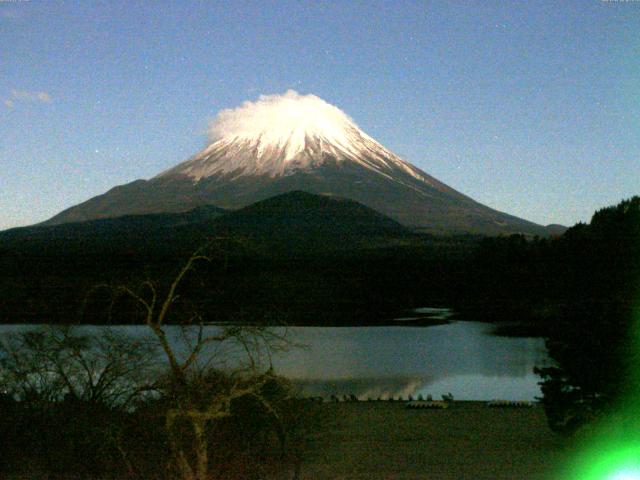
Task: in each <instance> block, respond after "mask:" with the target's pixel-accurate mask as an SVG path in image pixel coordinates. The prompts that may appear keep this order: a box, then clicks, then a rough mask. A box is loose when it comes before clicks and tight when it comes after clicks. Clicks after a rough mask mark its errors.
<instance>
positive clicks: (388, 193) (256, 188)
mask: <svg viewBox="0 0 640 480" xmlns="http://www.w3.org/2000/svg"><path fill="white" fill-rule="evenodd" d="M210 133H211V136H212V140H213V141H212V143H211V144H210V145H209V146H208V147H206V148H205V149H204V150H203V151H202V152H200V153H198V154H197V155H195V156H194V157H192V158H191V159H189V160H187V161H185V162H183V163H181V164H179V165H177V166H175V167H173V168H170V169H169V170H167V171H165V172H162V173H161V174H159V175H157V176H156V177H154V178H152V179H150V180H148V181H145V180H138V181H135V182H132V183H130V184H127V185H123V186H120V187H116V188H114V189H112V190H110V191H109V192H107V193H105V194H104V195H100V196H98V197H95V198H92V199H90V200H88V201H87V202H84V203H83V204H80V205H77V206H75V207H72V208H70V209H67V210H65V211H63V212H61V213H60V214H58V215H56V216H55V217H53V218H52V219H50V220H49V221H48V222H46V223H48V224H58V223H65V222H70V221H85V220H89V219H93V218H103V217H114V216H119V215H125V214H142V213H153V212H179V211H186V210H189V209H191V208H193V207H195V206H198V205H206V204H213V205H217V206H220V207H222V208H227V209H237V208H242V207H244V206H247V205H249V204H252V203H255V202H257V201H260V200H264V199H267V198H269V197H272V196H274V195H279V194H282V193H286V192H290V191H294V190H303V191H307V192H310V193H317V194H324V195H331V196H337V197H344V198H350V199H353V200H356V201H358V202H360V203H362V204H364V205H366V206H368V207H371V208H373V209H374V210H377V211H379V212H381V213H383V214H385V215H388V216H389V217H391V218H393V219H394V220H396V221H398V222H400V223H402V224H403V225H406V226H410V227H413V228H419V229H422V230H424V231H429V232H432V233H483V234H490V235H495V234H509V233H525V234H535V235H545V234H546V233H547V232H546V229H545V227H543V226H540V225H536V224H534V223H531V222H528V221H526V220H522V219H519V218H517V217H513V216H511V215H507V214H505V213H502V212H498V211H496V210H493V209H491V208H489V207H486V206H484V205H482V204H480V203H478V202H475V201H474V200H472V199H471V198H469V197H467V196H465V195H463V194H461V193H459V192H457V191H456V190H454V189H452V188H450V187H448V186H447V185H445V184H443V183H442V182H440V181H438V180H437V179H435V178H433V177H431V176H430V175H428V174H427V173H425V172H423V171H422V170H420V169H418V168H416V167H414V166H413V165H411V164H409V163H408V162H406V161H404V160H402V159H401V158H399V157H398V156H397V155H395V154H393V153H392V152H390V151H389V150H387V149H386V148H385V147H384V146H382V145H381V144H380V143H378V142H376V141H375V140H374V139H373V138H371V137H369V136H368V135H367V134H366V133H364V132H363V131H362V130H360V129H359V128H358V127H357V125H356V124H355V123H354V122H353V121H352V120H351V119H350V118H349V117H348V116H347V115H345V114H344V113H343V112H342V111H340V110H339V109H338V108H336V107H334V106H332V105H329V104H327V103H326V102H324V101H323V100H321V99H319V98H318V97H315V96H313V95H306V96H302V95H299V94H297V93H295V92H287V93H286V94H285V95H282V96H275V95H274V96H267V97H261V98H260V99H259V100H258V101H257V102H254V103H252V102H245V104H244V105H243V106H242V107H240V108H238V109H235V110H224V111H222V112H220V114H219V115H218V118H217V119H216V121H215V122H214V123H213V125H212V126H211V132H210Z"/></svg>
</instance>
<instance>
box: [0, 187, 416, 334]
mask: <svg viewBox="0 0 640 480" xmlns="http://www.w3.org/2000/svg"><path fill="white" fill-rule="evenodd" d="M419 239H420V237H418V236H416V235H415V234H413V233H411V232H409V231H407V230H406V229H405V228H404V227H402V226H401V225H399V224H398V223H397V222H395V221H393V220H390V219H389V218H387V217H385V216H383V215H381V214H379V213H378V212H375V211H373V210H371V209H369V208H367V207H364V206H362V205H359V204H358V203H356V202H353V201H351V200H342V199H334V198H329V197H324V196H318V195H311V194H307V193H303V192H292V193H288V194H285V195H282V196H280V197H276V198H273V199H269V200H266V201H264V202H259V203H257V204H255V205H252V206H249V207H247V208H245V209H241V210H239V211H237V212H230V213H222V212H221V211H220V210H219V209H214V208H200V209H198V210H195V211H191V212H188V213H185V214H157V215H143V216H128V217H121V218H118V219H102V220H94V221H91V222H82V223H75V224H64V225H58V226H47V227H38V228H26V229H14V230H11V231H7V232H3V233H1V234H0V267H2V271H3V272H4V275H3V276H2V277H1V278H0V292H1V293H3V294H4V295H3V296H4V298H5V299H6V301H5V302H3V303H2V304H0V319H1V320H2V321H4V322H23V321H28V322H67V321H75V320H76V319H77V318H78V315H79V313H80V309H81V307H82V306H83V302H84V300H85V299H86V297H87V295H88V293H89V292H90V291H91V289H92V287H94V286H95V285H97V284H102V283H112V284H113V283H116V284H121V283H135V282H136V281H142V280H145V279H154V280H155V279H159V280H162V279H164V280H168V279H169V278H171V276H172V275H174V274H175V272H176V270H177V269H179V268H180V267H181V265H182V264H183V263H184V261H185V259H186V258H188V257H189V255H190V254H191V253H193V252H194V251H195V250H196V249H198V248H200V247H201V246H203V245H204V244H207V243H208V242H209V243H213V244H215V246H216V248H213V249H212V250H211V255H212V256H214V257H216V258H217V259H220V257H224V260H225V262H226V265H227V269H226V270H224V271H223V270H221V269H220V268H221V264H220V262H213V263H212V264H210V265H209V264H207V265H203V266H201V277H202V278H201V279H200V280H202V283H199V284H197V285H192V286H190V287H192V288H191V301H193V302H197V303H198V304H199V305H203V308H204V309H206V310H207V311H208V312H209V313H210V314H211V315H212V317H214V318H212V320H214V319H218V320H224V319H228V318H229V317H233V316H234V315H235V313H234V312H238V311H243V312H250V316H251V318H250V319H249V320H251V319H254V320H255V319H257V320H259V319H261V318H264V317H265V316H266V317H269V318H273V315H274V314H277V316H278V317H279V318H283V319H284V320H290V319H291V318H292V317H296V320H295V321H296V322H298V321H299V319H300V318H301V317H303V316H304V317H307V318H308V319H309V321H311V322H314V323H322V322H323V321H324V320H323V315H324V313H325V312H326V313H327V315H328V316H333V317H336V318H337V317H340V318H341V319H342V320H341V321H345V319H346V321H355V318H356V317H358V316H361V317H363V316H366V315H367V313H368V312H370V311H371V309H373V311H376V307H374V306H373V303H380V302H390V303H391V304H393V303H394V301H393V300H391V301H390V300H389V299H391V298H393V292H392V291H387V292H386V293H385V294H384V295H380V293H381V292H378V291H377V289H376V287H375V285H376V282H378V281H379V279H376V278H373V279H369V280H367V282H366V283H365V281H364V278H363V275H368V273H371V272H373V271H376V270H382V271H386V270H387V269H388V267H387V266H383V267H380V266H379V264H380V262H382V263H385V262H387V261H388V260H387V254H386V253H384V252H385V251H386V249H395V248H398V247H399V246H402V245H408V244H412V243H415V242H420V240H419ZM221 244H222V249H219V248H217V247H219V246H220V245H221ZM379 255H381V258H382V260H374V257H377V256H379ZM370 259H372V261H369V260H370ZM223 263H224V262H223ZM367 264H368V265H369V266H368V267H366V268H365V267H364V265H367ZM372 269H373V270H372ZM403 275H404V273H403ZM367 292H370V293H367ZM371 295H378V296H379V297H380V299H379V301H378V302H375V301H374V302H373V303H372V304H371V307H369V306H368V304H369V301H370V300H374V299H373V298H371V297H370V296H371ZM103 300H104V301H107V299H103ZM389 308H390V307H389ZM389 308H383V309H382V310H380V309H378V310H377V311H378V313H380V315H378V318H380V316H384V314H383V313H382V312H383V311H384V312H387V313H388V310H389ZM274 312H275V313H274ZM310 312H312V313H311V314H310ZM89 313H91V312H89ZM285 317H286V318H285ZM336 318H334V319H333V320H331V322H336V321H339V320H336ZM245 320H247V319H245ZM85 321H93V322H96V321H106V320H105V319H104V318H97V317H95V316H93V317H92V318H86V319H85ZM116 321H119V322H127V321H133V320H132V319H131V318H129V317H126V318H125V317H121V318H119V319H117V320H116ZM176 321H177V320H176ZM372 321H374V320H372Z"/></svg>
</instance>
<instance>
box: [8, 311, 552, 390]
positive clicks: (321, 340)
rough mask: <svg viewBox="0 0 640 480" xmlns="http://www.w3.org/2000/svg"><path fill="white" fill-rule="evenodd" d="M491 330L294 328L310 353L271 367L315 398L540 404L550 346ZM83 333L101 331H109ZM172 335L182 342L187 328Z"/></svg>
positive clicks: (469, 325) (457, 324) (292, 352)
mask: <svg viewBox="0 0 640 480" xmlns="http://www.w3.org/2000/svg"><path fill="white" fill-rule="evenodd" d="M492 327H493V326H492V325H490V324H485V323H479V322H468V321H453V322H451V323H449V324H444V325H436V326H430V327H411V326H398V327H395V326H388V327H289V328H288V329H287V335H288V337H289V339H291V340H293V341H294V342H296V343H297V344H299V345H303V346H301V347H296V348H291V349H289V350H288V351H285V352H277V353H275V354H274V355H273V358H272V362H273V365H274V367H275V370H276V372H277V373H279V374H281V375H284V376H285V377H288V378H290V379H291V380H292V381H293V382H294V384H295V385H296V386H297V387H298V388H299V389H300V391H301V392H302V393H303V394H304V395H309V396H323V397H325V398H328V397H330V396H331V395H336V396H338V397H342V396H343V395H350V394H353V395H356V396H357V397H358V398H360V399H362V400H366V399H368V398H372V399H378V398H382V399H386V398H389V397H394V398H398V396H402V397H403V398H405V399H406V398H407V397H408V396H409V395H411V396H413V398H416V397H418V395H423V396H424V397H426V396H427V395H432V396H433V398H434V399H439V398H440V396H441V395H442V394H445V393H449V392H450V393H451V394H453V396H454V398H455V399H457V400H491V399H507V400H534V399H535V397H538V396H540V395H541V393H540V388H539V386H538V384H537V382H538V381H539V378H538V377H537V376H536V375H535V374H534V373H533V368H534V367H535V366H544V365H548V364H549V360H548V357H547V353H546V349H545V346H544V341H543V340H542V339H539V338H507V337H498V336H493V335H491V334H490V332H491V329H492ZM24 328H29V327H25V326H17V325H2V326H0V335H3V334H6V333H7V332H12V331H17V330H21V329H24ZM82 328H83V329H90V330H91V331H96V332H99V331H100V329H101V328H104V327H98V326H91V327H82ZM112 328H115V329H117V330H121V331H123V332H127V333H128V334H130V335H132V336H141V335H144V334H145V332H146V327H140V326H118V327H112ZM207 328H208V329H210V330H213V329H216V328H218V327H215V326H211V327H207ZM168 329H169V330H170V336H171V337H172V342H174V343H178V338H179V334H178V333H179V331H180V329H179V328H177V327H168ZM218 353H220V352H218ZM227 353H229V352H227Z"/></svg>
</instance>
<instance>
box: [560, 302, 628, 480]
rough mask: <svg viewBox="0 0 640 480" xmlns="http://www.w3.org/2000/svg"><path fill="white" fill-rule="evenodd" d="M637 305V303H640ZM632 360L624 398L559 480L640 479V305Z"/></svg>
mask: <svg viewBox="0 0 640 480" xmlns="http://www.w3.org/2000/svg"><path fill="white" fill-rule="evenodd" d="M639 304H640V302H639ZM632 323H633V327H632V329H633V330H632V333H633V335H632V338H634V339H635V342H634V343H635V345H633V351H634V358H633V359H632V361H631V362H630V364H631V365H632V368H631V371H629V372H627V378H628V379H629V382H630V385H629V390H628V393H627V395H626V397H625V398H624V399H623V400H622V401H621V402H620V404H619V405H618V408H617V409H616V411H615V412H614V413H612V414H611V415H610V416H609V417H608V418H605V419H603V420H602V421H601V422H599V423H598V425H597V426H595V427H594V429H593V433H592V434H591V435H588V436H587V437H586V438H583V440H582V443H581V445H579V448H578V451H579V453H578V455H577V456H576V458H575V459H574V460H573V461H572V462H571V464H570V465H569V468H568V469H567V471H566V473H565V474H564V475H561V476H558V477H557V478H558V479H561V480H640V305H639V306H638V307H637V308H636V309H635V310H634V321H633V322H632Z"/></svg>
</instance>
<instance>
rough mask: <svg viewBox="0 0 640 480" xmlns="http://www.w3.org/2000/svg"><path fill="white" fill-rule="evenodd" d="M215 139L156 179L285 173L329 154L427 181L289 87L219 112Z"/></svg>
mask: <svg viewBox="0 0 640 480" xmlns="http://www.w3.org/2000/svg"><path fill="white" fill-rule="evenodd" d="M209 133H210V137H211V139H212V140H213V142H212V143H211V144H210V145H209V146H208V147H207V148H205V149H204V150H203V151H202V152H200V153H198V154H197V155H195V156H194V157H192V158H191V159H189V160H187V161H186V162H183V163H181V164H179V165H177V166H176V167H173V168H171V169H170V170H167V171H165V172H163V173H161V174H160V175H158V177H157V178H161V177H164V176H171V175H176V174H178V175H179V174H182V175H187V176H189V177H191V178H193V179H194V180H195V181H199V180H200V179H202V178H206V177H210V176H212V175H216V174H224V173H234V172H237V175H268V176H271V177H276V176H282V175H289V174H292V173H294V172H295V171H296V170H309V169H313V168H315V167H317V166H319V165H321V164H322V163H323V162H324V161H325V160H326V159H327V158H331V159H334V160H336V161H338V162H343V161H351V162H354V163H356V164H359V165H361V166H363V167H365V168H367V169H369V170H371V171H373V172H376V173H378V174H380V175H383V176H385V177H387V178H391V174H392V171H393V169H400V170H403V171H404V172H405V173H407V174H409V175H411V176H413V177H415V178H417V179H419V180H422V181H426V182H427V183H429V181H428V179H427V178H426V177H425V176H424V175H422V174H421V172H420V171H419V170H418V169H416V168H415V167H413V166H412V165H411V164H409V163H407V162H405V161H404V160H402V159H401V158H399V157H398V156H396V155H394V154H393V153H392V152H390V151H389V150H387V149H386V148H384V147H383V146H382V145H381V144H380V143H378V142H376V141H375V140H374V139H373V138H371V137H370V136H368V135H367V134H366V133H364V132H363V131H362V130H360V129H359V128H358V126H357V125H356V124H355V122H354V121H353V120H351V118H349V117H348V116H347V115H346V114H345V113H344V112H343V111H342V110H340V109H339V108H337V107H334V106H333V105H330V104H328V103H327V102H325V101H324V100H322V99H321V98H319V97H317V96H315V95H300V94H298V93H297V92H294V91H293V90H289V91H288V92H286V93H285V94H284V95H268V96H262V97H260V99H259V100H258V101H257V102H245V103H244V104H243V105H242V107H240V108H237V109H233V110H231V109H228V110H223V111H222V112H220V113H219V114H218V116H217V117H216V119H215V120H214V122H213V123H212V124H211V126H210V129H209Z"/></svg>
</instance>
